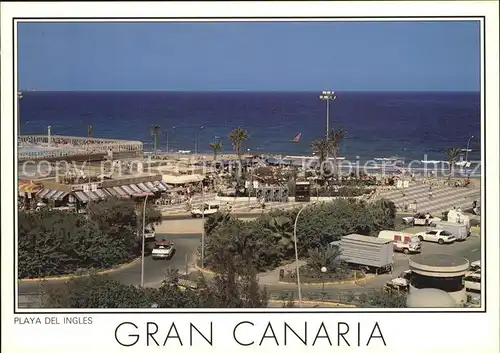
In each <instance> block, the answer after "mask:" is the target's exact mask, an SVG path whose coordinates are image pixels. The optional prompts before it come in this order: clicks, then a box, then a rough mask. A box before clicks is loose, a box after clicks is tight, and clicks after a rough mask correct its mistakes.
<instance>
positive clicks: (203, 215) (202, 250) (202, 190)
mask: <svg viewBox="0 0 500 353" xmlns="http://www.w3.org/2000/svg"><path fill="white" fill-rule="evenodd" d="M200 184H201V268H204V267H205V190H204V189H203V182H200Z"/></svg>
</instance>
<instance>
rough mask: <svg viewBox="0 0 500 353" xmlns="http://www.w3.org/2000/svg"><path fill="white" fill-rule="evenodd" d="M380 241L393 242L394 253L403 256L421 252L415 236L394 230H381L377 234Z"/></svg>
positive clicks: (420, 245)
mask: <svg viewBox="0 0 500 353" xmlns="http://www.w3.org/2000/svg"><path fill="white" fill-rule="evenodd" d="M378 237H379V238H380V239H389V240H392V241H393V245H394V251H398V252H403V253H405V254H410V253H419V252H421V251H422V242H421V241H420V239H419V238H418V237H417V236H416V235H415V234H410V233H402V232H398V231H396V230H382V231H380V233H378Z"/></svg>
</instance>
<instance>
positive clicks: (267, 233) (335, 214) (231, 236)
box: [205, 199, 396, 271]
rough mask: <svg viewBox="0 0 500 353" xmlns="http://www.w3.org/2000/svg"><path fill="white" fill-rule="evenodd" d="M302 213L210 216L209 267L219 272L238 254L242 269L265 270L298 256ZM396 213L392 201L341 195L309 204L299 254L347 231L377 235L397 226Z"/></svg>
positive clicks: (208, 224) (292, 211)
mask: <svg viewBox="0 0 500 353" xmlns="http://www.w3.org/2000/svg"><path fill="white" fill-rule="evenodd" d="M298 211H299V209H292V210H286V211H284V210H275V211H271V212H270V213H268V214H263V215H260V216H259V217H257V218H256V219H255V220H252V221H241V220H238V219H235V218H233V217H231V215H227V214H226V215H222V214H221V213H218V214H216V215H213V216H210V217H209V220H208V221H207V224H206V231H207V232H206V234H207V237H206V242H205V246H206V248H205V266H208V267H210V268H212V269H215V270H216V269H217V268H218V266H219V263H221V259H223V258H224V256H232V257H233V258H234V261H235V262H236V263H237V264H238V265H237V268H245V267H247V266H250V267H252V268H255V269H257V270H259V271H262V270H267V269H271V268H275V267H277V266H278V265H279V264H281V263H282V262H284V261H289V260H292V259H293V257H294V241H293V239H294V237H293V231H294V221H295V218H296V215H297V213H298ZM395 216H396V208H395V206H394V203H392V202H391V201H387V200H379V201H377V202H374V203H366V202H363V201H359V200H356V199H338V200H334V201H332V202H324V203H319V204H316V205H313V206H310V207H307V208H306V209H304V210H303V212H302V213H301V215H300V217H299V219H298V222H297V238H298V244H297V248H298V252H299V255H300V256H302V257H307V256H308V253H309V250H310V249H317V248H321V247H324V246H326V245H328V244H329V243H330V242H332V241H335V240H338V239H340V237H342V236H343V235H347V234H352V233H357V234H365V235H370V236H376V235H377V234H378V232H379V231H380V230H383V229H394V219H395ZM207 227H209V228H207ZM228 254H229V255H228Z"/></svg>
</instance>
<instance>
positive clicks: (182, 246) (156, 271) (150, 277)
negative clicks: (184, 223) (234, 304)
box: [18, 234, 200, 304]
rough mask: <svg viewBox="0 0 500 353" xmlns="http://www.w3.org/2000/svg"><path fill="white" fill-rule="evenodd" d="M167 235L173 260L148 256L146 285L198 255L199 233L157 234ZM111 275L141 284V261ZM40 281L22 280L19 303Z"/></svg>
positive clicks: (145, 275) (180, 268)
mask: <svg viewBox="0 0 500 353" xmlns="http://www.w3.org/2000/svg"><path fill="white" fill-rule="evenodd" d="M163 236H165V237H166V238H168V239H172V240H173V241H174V243H175V246H176V253H175V254H174V256H173V257H172V259H171V260H157V261H154V260H153V259H152V258H151V257H150V256H147V257H146V258H145V261H144V285H145V286H151V287H153V286H158V285H160V284H161V281H162V280H163V279H164V277H165V276H164V273H165V271H166V270H167V269H169V268H172V269H178V270H179V271H180V272H185V270H186V259H187V263H188V264H190V263H193V262H194V261H195V257H196V249H197V247H198V245H199V244H200V235H199V234H178V235H170V234H169V235H165V234H157V238H159V239H161V238H162V237H163ZM109 277H110V278H112V279H115V280H117V281H120V282H121V283H124V284H139V283H140V282H141V262H140V261H139V262H137V263H136V264H135V265H134V266H132V267H129V268H127V269H124V270H121V271H118V272H114V273H110V274H109ZM49 283H55V284H57V283H61V281H53V282H49ZM39 288H40V283H39V282H22V283H19V286H18V294H19V303H20V304H24V303H26V302H29V301H31V300H32V299H31V298H30V295H32V294H35V293H37V292H38V291H39Z"/></svg>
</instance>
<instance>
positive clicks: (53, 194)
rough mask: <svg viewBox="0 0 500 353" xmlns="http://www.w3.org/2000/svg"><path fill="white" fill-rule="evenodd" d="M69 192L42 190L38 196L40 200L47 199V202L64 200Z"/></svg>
mask: <svg viewBox="0 0 500 353" xmlns="http://www.w3.org/2000/svg"><path fill="white" fill-rule="evenodd" d="M68 194H69V192H67V191H61V190H52V189H42V190H40V191H39V192H38V193H37V194H36V196H37V197H38V198H39V199H47V200H49V199H50V200H62V199H64V198H65V197H66V196H67V195H68Z"/></svg>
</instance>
